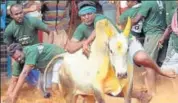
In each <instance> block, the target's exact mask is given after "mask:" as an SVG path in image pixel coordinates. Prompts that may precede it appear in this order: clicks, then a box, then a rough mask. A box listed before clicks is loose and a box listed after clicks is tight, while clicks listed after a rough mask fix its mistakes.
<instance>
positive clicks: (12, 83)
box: [6, 76, 18, 96]
mask: <svg viewBox="0 0 178 103" xmlns="http://www.w3.org/2000/svg"><path fill="white" fill-rule="evenodd" d="M17 81H18V77H15V76H12V77H11V81H10V85H9V87H8V90H7V93H6V95H7V96H9V94H10V93H12V92H13V90H14V88H15V86H16V84H17Z"/></svg>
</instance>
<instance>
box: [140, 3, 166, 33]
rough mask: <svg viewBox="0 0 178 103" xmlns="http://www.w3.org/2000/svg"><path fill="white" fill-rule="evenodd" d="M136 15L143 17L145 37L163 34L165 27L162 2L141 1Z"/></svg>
mask: <svg viewBox="0 0 178 103" xmlns="http://www.w3.org/2000/svg"><path fill="white" fill-rule="evenodd" d="M138 14H140V15H142V16H144V17H145V21H144V23H143V31H144V33H145V35H156V34H163V32H164V29H165V27H166V20H165V19H166V13H165V8H164V2H161V1H142V5H141V8H140V10H139V11H138Z"/></svg>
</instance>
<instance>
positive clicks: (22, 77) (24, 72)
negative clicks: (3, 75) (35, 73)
mask: <svg viewBox="0 0 178 103" xmlns="http://www.w3.org/2000/svg"><path fill="white" fill-rule="evenodd" d="M33 67H34V66H31V65H24V67H23V70H22V72H21V74H20V76H19V79H18V82H17V84H16V86H15V88H14V90H13V92H12V95H13V96H17V95H18V93H19V91H20V89H21V88H22V86H23V84H24V82H25V78H26V77H27V75H28V73H29V72H30V71H31V70H32V69H33Z"/></svg>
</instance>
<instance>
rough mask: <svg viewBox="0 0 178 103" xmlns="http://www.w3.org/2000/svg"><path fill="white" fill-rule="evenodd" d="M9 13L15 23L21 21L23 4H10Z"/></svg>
mask: <svg viewBox="0 0 178 103" xmlns="http://www.w3.org/2000/svg"><path fill="white" fill-rule="evenodd" d="M10 15H11V17H12V18H13V19H14V20H15V21H16V22H17V23H21V22H23V18H24V12H23V6H22V5H20V4H14V5H12V6H11V7H10Z"/></svg>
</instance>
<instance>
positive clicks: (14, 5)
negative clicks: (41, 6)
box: [9, 4, 23, 14]
mask: <svg viewBox="0 0 178 103" xmlns="http://www.w3.org/2000/svg"><path fill="white" fill-rule="evenodd" d="M13 7H22V9H23V6H22V5H21V4H12V5H11V6H10V9H9V11H10V14H12V8H13Z"/></svg>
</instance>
